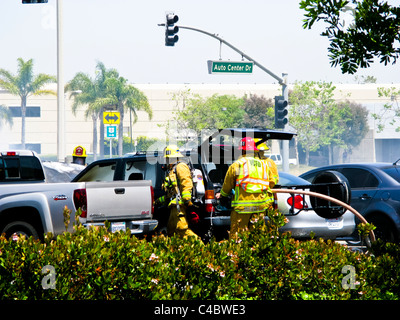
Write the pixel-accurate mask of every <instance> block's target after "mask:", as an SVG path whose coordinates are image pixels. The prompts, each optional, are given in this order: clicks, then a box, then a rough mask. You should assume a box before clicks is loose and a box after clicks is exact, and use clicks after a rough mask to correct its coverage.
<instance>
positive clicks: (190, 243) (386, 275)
mask: <svg viewBox="0 0 400 320" xmlns="http://www.w3.org/2000/svg"><path fill="white" fill-rule="evenodd" d="M268 215H269V221H268V223H267V224H266V225H264V224H261V223H256V225H255V226H254V228H253V229H252V230H251V231H247V232H244V233H243V234H240V236H239V237H238V238H237V239H236V240H231V241H228V240H225V241H221V242H217V241H211V242H209V243H207V244H203V243H202V242H200V241H198V240H195V239H191V238H189V239H180V238H178V237H165V236H162V235H159V236H153V237H152V238H151V239H138V238H136V237H133V236H131V235H130V232H129V231H127V232H118V233H110V232H108V231H107V230H106V229H105V228H94V229H90V230H87V229H85V228H83V227H82V226H80V225H78V224H77V225H75V226H74V229H75V230H74V233H68V232H65V233H63V234H62V235H59V236H58V237H57V238H56V239H54V237H53V235H52V234H47V235H45V237H44V241H37V240H34V239H33V238H29V239H25V238H23V237H19V238H18V239H17V240H16V239H15V238H14V240H12V239H6V238H5V237H4V236H2V237H0V297H1V298H2V299H21V300H25V299H40V300H42V299H45V300H68V299H106V300H109V299H223V300H226V299H257V300H259V299H399V295H400V294H399V293H400V283H399V281H400V268H398V265H399V262H400V261H399V260H400V250H399V247H398V245H395V244H384V243H381V242H376V243H374V245H373V248H372V249H371V250H370V251H369V252H367V253H361V252H353V251H351V250H349V249H348V248H346V246H343V245H340V244H338V243H335V242H333V241H323V240H319V239H318V240H309V241H297V240H294V239H293V238H291V237H290V235H289V234H282V233H279V232H278V228H279V227H280V226H282V225H283V223H284V219H285V218H284V217H283V216H282V215H281V214H280V213H278V212H269V213H268ZM46 266H51V267H53V271H54V272H53V274H51V273H47V269H46ZM345 266H350V269H351V270H353V271H354V277H353V279H351V277H350V274H349V273H347V272H344V270H348V269H345V268H344V267H345ZM347 280H348V281H350V282H347ZM351 281H352V282H351ZM343 283H345V284H346V283H350V285H344V284H343Z"/></svg>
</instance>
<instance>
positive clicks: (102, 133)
mask: <svg viewBox="0 0 400 320" xmlns="http://www.w3.org/2000/svg"><path fill="white" fill-rule="evenodd" d="M103 113H104V108H101V110H100V150H99V151H100V159H103V158H104V121H103Z"/></svg>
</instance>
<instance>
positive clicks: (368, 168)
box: [300, 162, 400, 242]
mask: <svg viewBox="0 0 400 320" xmlns="http://www.w3.org/2000/svg"><path fill="white" fill-rule="evenodd" d="M328 170H334V171H338V172H340V173H341V174H343V175H344V176H345V177H346V178H347V180H348V181H349V184H350V188H351V202H350V204H351V206H352V207H353V208H354V209H356V210H357V211H358V212H360V213H361V214H362V215H363V216H364V217H365V218H366V220H367V221H368V222H371V223H373V224H374V225H375V226H376V227H377V229H376V230H375V234H376V236H377V237H378V238H381V239H383V240H386V241H391V242H398V241H399V240H400V238H399V235H400V167H399V166H398V165H397V162H396V163H359V164H340V165H331V166H325V167H320V168H317V169H313V170H310V171H308V172H306V173H303V174H302V175H300V177H301V178H303V179H305V180H307V181H310V182H311V181H313V179H314V177H315V176H316V175H317V174H319V173H321V172H324V171H328Z"/></svg>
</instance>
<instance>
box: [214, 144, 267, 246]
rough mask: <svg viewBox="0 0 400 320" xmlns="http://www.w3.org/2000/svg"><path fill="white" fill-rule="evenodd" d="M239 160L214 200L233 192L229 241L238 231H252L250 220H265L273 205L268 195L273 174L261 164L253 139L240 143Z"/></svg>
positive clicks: (263, 163) (228, 173) (265, 165)
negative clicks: (265, 215)
mask: <svg viewBox="0 0 400 320" xmlns="http://www.w3.org/2000/svg"><path fill="white" fill-rule="evenodd" d="M239 149H240V150H242V156H241V157H239V159H238V160H237V161H235V162H234V163H233V164H232V165H231V166H230V167H229V169H228V171H227V173H226V176H225V180H224V184H223V186H222V189H221V193H220V195H219V194H217V198H220V197H221V196H222V197H229V196H230V192H231V190H232V189H233V190H234V193H235V194H234V196H233V199H232V208H233V210H232V212H231V228H230V234H229V238H230V239H232V238H235V237H236V235H237V233H238V232H239V231H242V230H245V229H246V228H251V219H252V218H259V219H261V218H262V219H264V213H265V211H266V210H267V209H268V208H269V207H271V206H272V204H273V202H274V198H273V195H272V193H271V191H270V182H271V181H273V177H272V172H271V170H270V167H269V166H268V164H267V162H265V161H262V160H261V159H260V158H259V157H258V155H257V152H258V151H259V150H258V149H257V148H256V146H255V142H254V139H252V138H249V137H246V138H243V139H242V140H241V142H240V145H239Z"/></svg>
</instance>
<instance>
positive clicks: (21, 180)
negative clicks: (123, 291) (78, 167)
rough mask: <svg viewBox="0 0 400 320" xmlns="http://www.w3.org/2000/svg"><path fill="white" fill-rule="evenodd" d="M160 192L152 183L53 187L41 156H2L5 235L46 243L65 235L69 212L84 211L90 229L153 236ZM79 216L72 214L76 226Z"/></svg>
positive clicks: (0, 225)
mask: <svg viewBox="0 0 400 320" xmlns="http://www.w3.org/2000/svg"><path fill="white" fill-rule="evenodd" d="M153 200H154V191H153V187H152V186H151V181H146V180H143V181H118V182H98V181H93V182H74V183H72V182H65V183H47V182H46V176H45V171H44V169H43V165H42V163H41V161H40V159H39V157H38V156H37V154H36V153H35V152H32V151H28V150H17V151H4V152H0V234H2V233H4V234H5V235H6V237H10V236H12V235H13V234H23V235H25V236H28V237H29V236H33V237H35V238H41V237H42V236H43V234H46V233H48V232H51V233H53V235H54V236H56V235H58V234H61V233H62V232H63V231H65V225H64V216H63V211H64V208H65V206H66V207H68V208H69V209H71V210H72V212H73V213H75V211H77V210H78V209H79V208H80V212H81V215H80V217H79V221H80V222H81V223H82V224H83V225H84V226H85V227H89V226H104V225H105V221H106V220H107V221H109V222H110V228H111V231H118V230H126V228H129V229H130V231H131V233H132V234H145V233H149V232H151V231H152V230H153V229H154V228H155V227H156V226H157V224H158V222H157V220H154V219H153V218H152V217H153ZM74 219H75V216H74V214H71V221H70V222H71V223H70V224H69V228H68V231H71V232H72V231H73V229H72V226H73V222H74Z"/></svg>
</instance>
